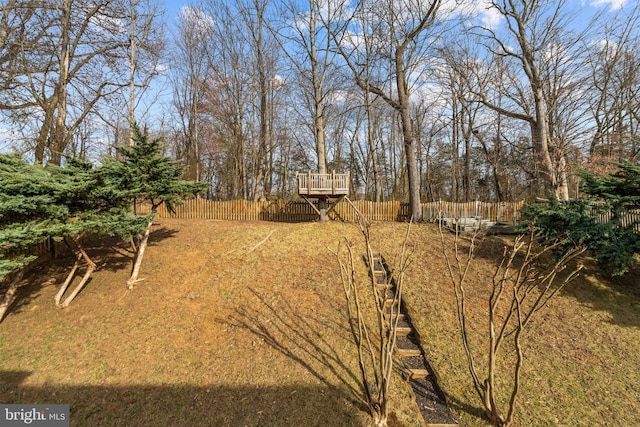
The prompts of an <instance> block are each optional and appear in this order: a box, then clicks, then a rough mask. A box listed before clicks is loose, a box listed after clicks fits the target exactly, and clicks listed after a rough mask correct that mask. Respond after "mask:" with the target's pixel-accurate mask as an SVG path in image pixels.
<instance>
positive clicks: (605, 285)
mask: <svg viewBox="0 0 640 427" xmlns="http://www.w3.org/2000/svg"><path fill="white" fill-rule="evenodd" d="M465 237H466V236H465ZM504 246H505V242H504V240H502V239H501V238H499V237H493V236H487V237H486V238H484V239H482V240H481V241H480V242H479V243H478V248H477V249H476V252H475V257H476V258H483V259H485V260H488V261H490V262H492V263H495V265H496V266H497V265H498V263H499V262H500V260H501V259H502V250H503V247H504ZM460 249H461V253H464V254H466V251H467V250H468V242H467V241H463V243H462V244H461V245H460ZM550 256H551V255H550V254H549V256H548V257H546V258H544V259H543V260H544V261H543V263H542V265H543V266H545V262H546V263H547V264H548V263H550V262H551V258H550ZM579 259H580V260H582V261H583V262H584V264H585V268H584V269H583V270H582V271H581V272H580V274H579V276H578V277H577V278H576V279H574V280H573V281H572V282H570V283H568V284H567V285H566V286H565V288H564V289H563V290H562V293H563V294H564V295H567V296H570V297H573V298H575V299H576V300H577V301H579V302H580V303H582V304H584V305H586V306H589V307H591V308H592V309H593V310H596V311H602V312H606V313H608V314H609V315H610V321H611V323H613V324H616V325H619V326H623V327H640V310H639V309H640V285H639V284H640V265H637V264H636V265H634V266H632V267H631V268H630V270H629V271H628V272H627V273H625V274H624V275H622V276H614V275H613V274H612V272H610V271H607V270H605V269H603V268H601V267H600V266H599V265H598V264H597V263H596V262H595V261H594V260H593V258H590V257H588V256H584V257H581V258H579ZM574 262H575V261H574ZM567 270H570V269H567ZM565 274H566V273H565Z"/></svg>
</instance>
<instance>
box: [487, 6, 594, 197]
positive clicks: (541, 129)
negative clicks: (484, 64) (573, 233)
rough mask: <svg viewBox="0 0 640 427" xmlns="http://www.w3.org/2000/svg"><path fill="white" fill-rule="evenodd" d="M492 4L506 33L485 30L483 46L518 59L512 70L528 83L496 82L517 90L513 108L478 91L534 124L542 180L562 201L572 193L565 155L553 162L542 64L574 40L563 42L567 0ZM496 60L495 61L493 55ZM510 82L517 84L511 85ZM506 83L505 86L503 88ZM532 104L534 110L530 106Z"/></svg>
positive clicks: (505, 89) (504, 112)
mask: <svg viewBox="0 0 640 427" xmlns="http://www.w3.org/2000/svg"><path fill="white" fill-rule="evenodd" d="M491 7H492V8H493V9H494V10H496V11H497V12H498V13H499V14H500V15H501V16H502V17H503V18H504V20H505V28H506V30H505V32H504V33H502V34H500V33H498V32H496V31H495V30H494V29H492V28H489V27H483V28H482V35H483V37H484V40H485V41H486V42H485V43H484V45H485V46H486V48H487V49H488V51H489V52H490V53H491V55H492V57H494V58H500V57H503V58H506V59H511V60H513V69H514V70H515V69H516V68H519V69H520V70H521V71H522V72H523V73H524V80H525V81H526V84H527V86H524V85H521V84H520V83H519V78H518V77H515V76H514V77H513V78H512V79H503V81H501V82H497V85H498V86H499V87H500V88H499V89H498V91H502V93H504V94H514V95H515V97H514V103H513V108H511V107H507V106H500V105H497V104H496V102H495V100H494V99H492V98H491V96H490V95H489V94H488V93H487V92H477V91H476V95H478V96H479V99H480V100H481V101H482V102H483V103H484V105H486V106H487V107H489V108H491V109H493V110H494V111H496V112H499V113H500V114H502V115H504V116H507V117H510V118H513V119H517V120H523V121H525V122H527V123H528V124H529V126H530V128H531V139H532V143H533V154H534V162H535V164H536V166H537V168H538V176H537V180H538V184H539V186H540V187H541V188H542V189H543V190H544V191H545V192H547V193H553V194H555V195H556V196H557V197H558V198H559V199H561V200H567V199H568V197H569V194H568V188H567V179H566V169H565V168H564V164H565V161H566V159H565V158H564V156H562V159H561V161H560V162H559V163H556V164H555V165H554V162H553V158H552V149H553V147H552V146H551V141H550V132H549V122H548V114H549V108H550V107H549V105H547V103H546V99H545V81H544V76H543V71H542V68H543V66H544V65H543V63H544V60H545V57H544V55H545V53H546V52H549V50H550V49H551V48H552V47H553V46H554V44H556V43H559V42H566V43H568V44H569V45H572V44H574V43H575V40H576V39H580V37H581V36H579V35H576V36H574V39H573V40H560V39H559V38H558V34H560V33H563V34H568V29H567V28H568V23H569V21H570V19H569V18H568V17H567V16H566V15H565V14H566V9H567V8H566V1H559V2H557V1H550V0H522V1H513V0H493V1H491ZM489 60H491V59H489ZM506 85H512V86H511V88H509V87H506ZM503 86H504V87H503ZM529 103H530V104H531V105H532V108H529V106H528V104H529Z"/></svg>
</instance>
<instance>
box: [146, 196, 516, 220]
mask: <svg viewBox="0 0 640 427" xmlns="http://www.w3.org/2000/svg"><path fill="white" fill-rule="evenodd" d="M352 203H353V206H352V205H351V204H349V203H348V202H346V201H342V202H340V203H338V204H337V205H333V204H331V205H330V207H331V208H332V209H331V212H330V213H329V217H330V218H331V219H336V220H341V221H346V222H352V221H355V220H356V215H357V214H356V210H355V209H354V206H355V208H356V209H357V210H358V211H359V212H360V213H362V215H364V216H365V217H367V218H368V219H369V220H370V221H406V220H408V219H409V204H408V203H401V202H397V201H390V202H379V203H376V202H370V201H366V200H356V201H353V202H352ZM523 206H524V202H523V201H520V202H501V203H488V202H468V203H453V202H444V201H440V202H431V203H422V214H423V219H424V220H425V221H433V220H435V219H436V218H437V217H438V216H441V217H450V218H460V217H481V218H483V219H488V220H491V221H497V222H502V223H508V224H513V223H514V222H516V221H517V220H518V219H519V218H520V213H519V211H520V209H521V208H522V207H523ZM174 209H175V214H174V213H171V212H169V211H168V210H167V208H166V207H165V206H164V205H163V206H161V207H160V208H159V209H158V216H159V217H160V218H180V219H217V220H229V221H275V222H306V221H314V220H316V219H317V218H318V215H317V213H316V212H315V211H314V210H313V208H312V207H311V206H310V205H309V204H308V203H307V202H305V201H285V200H278V201H271V202H252V201H248V200H229V201H214V200H204V199H189V200H185V201H184V204H182V205H178V206H175V207H174ZM137 212H138V213H148V212H149V208H148V206H144V205H143V206H139V207H137Z"/></svg>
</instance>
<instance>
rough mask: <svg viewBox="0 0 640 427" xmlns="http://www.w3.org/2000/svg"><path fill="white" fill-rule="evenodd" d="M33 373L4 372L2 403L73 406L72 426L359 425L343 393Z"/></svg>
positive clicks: (0, 380) (0, 384) (0, 386)
mask: <svg viewBox="0 0 640 427" xmlns="http://www.w3.org/2000/svg"><path fill="white" fill-rule="evenodd" d="M29 375H30V373H29V372H22V371H20V372H13V371H0V401H1V402H3V403H32V404H36V403H52V404H55V403H60V404H69V405H70V409H71V423H70V424H71V425H72V426H78V425H87V426H140V427H143V426H167V427H170V426H176V427H178V426H180V427H186V426H189V427H191V426H193V427H195V426H216V427H218V426H293V425H301V426H327V427H334V426H352V425H359V422H358V420H357V417H356V414H355V413H353V412H354V411H353V409H351V410H350V408H349V405H346V404H345V402H344V391H341V390H337V389H329V390H327V389H326V388H322V389H321V388H319V387H302V386H301V387H295V386H286V387H251V386H247V387H232V386H220V385H212V386H202V387H196V386H190V385H184V386H183V385H139V386H83V385H71V386H59V385H56V386H48V385H44V386H30V385H23V384H22V383H23V382H24V381H25V379H26V378H28V377H29Z"/></svg>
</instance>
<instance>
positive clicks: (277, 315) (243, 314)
mask: <svg viewBox="0 0 640 427" xmlns="http://www.w3.org/2000/svg"><path fill="white" fill-rule="evenodd" d="M249 290H250V291H251V293H252V294H253V296H254V297H255V299H256V300H258V302H259V304H260V306H261V308H260V309H256V308H255V304H248V305H246V306H244V307H240V308H238V309H236V312H235V314H234V315H232V317H231V319H230V320H229V321H228V322H227V321H225V323H229V324H230V325H231V326H234V327H240V328H244V329H247V330H248V331H250V332H251V333H253V334H254V335H256V336H257V337H259V338H260V339H262V340H264V342H265V343H267V344H268V345H270V346H271V347H273V348H274V349H276V350H277V351H279V352H280V353H282V354H283V355H285V356H286V357H288V358H289V359H291V360H293V361H294V362H296V363H297V364H299V365H301V366H302V367H304V368H305V369H306V370H307V371H308V372H310V373H311V374H312V375H313V376H314V377H316V378H317V379H318V380H320V381H321V382H322V383H324V384H325V385H327V386H328V387H329V388H330V389H332V390H333V391H334V392H335V391H336V390H339V389H343V391H341V392H342V393H345V392H348V393H346V394H347V396H345V398H348V399H349V400H350V401H351V403H352V404H353V405H355V406H356V407H358V408H359V409H360V410H363V411H367V410H368V409H367V406H366V403H365V402H364V401H363V400H362V396H363V393H364V391H363V390H362V389H361V387H362V384H361V380H360V378H359V377H358V376H357V375H356V374H355V373H354V371H353V369H352V368H350V367H348V366H347V365H346V364H345V363H344V360H343V358H342V357H341V356H340V354H339V353H338V352H337V351H336V349H335V346H334V345H332V344H331V343H330V342H329V341H328V339H327V337H326V336H325V335H324V334H323V333H322V331H320V330H318V325H323V326H324V327H325V328H326V327H330V328H331V331H332V332H331V333H332V334H333V335H338V334H339V333H340V330H341V329H345V328H344V326H343V325H338V323H337V322H335V321H334V320H333V319H327V320H322V319H318V318H314V317H313V316H312V315H310V314H309V313H305V314H304V315H302V314H301V313H300V312H299V310H298V309H296V307H294V306H293V305H292V304H291V303H290V302H289V301H288V300H287V298H286V297H285V296H283V295H278V296H279V300H280V301H282V302H283V305H284V306H279V307H277V308H276V307H274V306H273V305H271V304H270V303H269V302H268V301H267V300H266V298H265V297H264V296H263V295H261V294H260V293H258V292H257V291H256V290H254V289H249ZM270 296H273V295H272V294H270ZM261 310H266V312H267V313H268V314H269V318H268V319H266V320H263V319H261V317H260V315H259V314H257V313H259V312H260V311H261ZM336 333H337V334H336ZM329 376H331V377H333V378H335V379H337V380H338V382H339V383H340V388H338V387H337V386H336V384H335V382H332V380H331V379H330V378H329Z"/></svg>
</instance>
